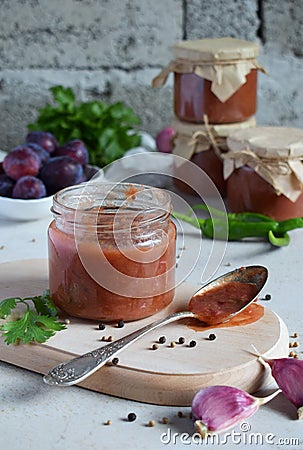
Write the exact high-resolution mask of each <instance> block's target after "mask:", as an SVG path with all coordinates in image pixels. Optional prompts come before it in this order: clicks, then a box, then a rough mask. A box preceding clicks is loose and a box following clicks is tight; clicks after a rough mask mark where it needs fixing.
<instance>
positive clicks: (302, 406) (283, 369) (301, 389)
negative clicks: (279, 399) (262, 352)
mask: <svg viewBox="0 0 303 450" xmlns="http://www.w3.org/2000/svg"><path fill="white" fill-rule="evenodd" d="M264 360H265V362H266V363H267V364H268V365H269V366H270V368H271V373H272V376H273V377H274V379H275V381H276V383H277V385H278V386H279V388H280V389H281V391H282V392H283V394H284V395H285V397H287V398H288V400H289V401H291V403H292V404H293V405H295V407H296V408H297V410H298V419H302V418H303V360H299V359H293V358H277V359H268V360H267V359H264Z"/></svg>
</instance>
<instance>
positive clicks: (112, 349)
mask: <svg viewBox="0 0 303 450" xmlns="http://www.w3.org/2000/svg"><path fill="white" fill-rule="evenodd" d="M186 317H195V316H194V314H193V313H192V312H190V311H182V312H177V313H174V314H171V315H169V316H167V317H165V318H163V319H160V320H157V321H156V322H153V323H151V324H149V325H146V326H145V327H143V328H140V329H139V330H137V331H134V332H133V333H130V334H128V335H127V336H124V337H122V338H120V339H118V340H117V341H114V342H111V343H110V344H107V345H105V346H103V347H100V348H97V349H96V350H92V351H90V352H88V353H85V354H84V355H81V356H77V357H76V358H73V359H71V360H70V361H67V362H64V363H61V364H59V365H58V366H56V367H54V368H53V369H51V370H50V371H49V372H48V374H46V375H45V376H44V377H43V381H44V382H45V383H46V384H51V385H60V386H72V385H73V384H76V383H80V382H81V381H83V380H85V378H87V377H88V376H90V375H91V374H92V373H94V372H96V370H98V369H100V367H102V366H103V365H104V364H106V363H107V362H108V361H109V360H110V359H111V358H112V357H113V356H114V355H116V354H117V353H119V352H121V351H122V350H123V349H124V348H126V347H128V346H129V345H130V344H132V343H133V342H135V341H136V340H137V339H139V338H140V337H141V336H144V335H145V334H146V333H148V332H149V331H152V330H154V329H155V328H159V327H161V326H162V325H166V324H167V323H170V322H174V321H176V320H180V319H184V318H186Z"/></svg>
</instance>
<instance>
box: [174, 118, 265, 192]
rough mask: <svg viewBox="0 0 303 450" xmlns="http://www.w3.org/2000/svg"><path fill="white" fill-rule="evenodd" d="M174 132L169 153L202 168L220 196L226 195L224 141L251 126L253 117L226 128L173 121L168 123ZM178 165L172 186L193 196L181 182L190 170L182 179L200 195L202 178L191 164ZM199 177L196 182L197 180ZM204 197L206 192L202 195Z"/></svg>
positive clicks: (203, 188) (253, 121)
mask: <svg viewBox="0 0 303 450" xmlns="http://www.w3.org/2000/svg"><path fill="white" fill-rule="evenodd" d="M171 126H172V128H173V129H174V130H175V133H176V134H175V137H174V141H173V142H174V148H173V154H174V155H177V156H181V157H182V158H184V159H185V160H186V161H191V162H192V163H194V164H195V165H197V166H198V167H199V168H200V169H202V170H203V171H204V172H205V173H206V174H207V175H208V176H209V177H210V179H211V180H212V182H213V183H214V184H215V186H216V188H217V189H218V191H219V193H220V195H221V196H222V197H223V198H224V197H225V196H226V181H225V180H224V177H223V162H222V156H221V155H222V153H225V152H226V151H227V143H226V139H227V136H229V134H230V133H232V132H234V131H235V130H238V129H242V128H249V127H255V126H256V121H255V118H251V119H249V120H247V121H245V122H242V123H235V124H228V125H212V124H208V125H206V124H201V125H197V124H191V123H188V122H181V121H180V120H178V119H177V118H174V119H173V122H172V124H171ZM186 161H184V164H180V165H178V166H175V168H174V184H175V186H177V187H178V188H179V189H181V190H182V191H185V192H187V193H193V191H192V189H191V187H190V186H186V184H185V183H184V182H182V181H181V179H182V178H184V175H187V174H185V171H191V175H190V176H186V178H187V179H189V180H191V181H192V182H193V183H194V185H195V186H199V184H200V185H201V192H205V187H204V186H203V178H202V177H199V172H198V171H196V170H191V165H190V164H186ZM197 177H199V179H197ZM205 194H206V195H207V193H205Z"/></svg>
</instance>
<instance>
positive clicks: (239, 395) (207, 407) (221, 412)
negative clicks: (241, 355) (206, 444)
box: [192, 386, 260, 437]
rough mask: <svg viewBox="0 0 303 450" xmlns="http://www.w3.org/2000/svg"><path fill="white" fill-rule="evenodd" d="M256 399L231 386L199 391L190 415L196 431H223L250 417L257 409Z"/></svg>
mask: <svg viewBox="0 0 303 450" xmlns="http://www.w3.org/2000/svg"><path fill="white" fill-rule="evenodd" d="M259 404H260V403H259V401H258V399H257V398H255V397H253V396H252V395H250V394H248V393H247V392H245V391H242V390H241V389H238V388H235V387H232V386H210V387H206V388H205V389H201V390H200V391H199V392H198V393H197V394H196V395H195V397H194V399H193V402H192V415H193V419H194V420H195V427H196V429H197V431H198V432H199V433H200V434H201V435H202V436H203V437H205V436H206V435H207V434H208V433H212V432H221V431H225V430H227V429H229V428H231V427H233V426H234V425H236V424H237V423H238V422H240V421H242V420H244V419H247V418H248V417H250V416H252V415H253V414H254V413H255V412H256V411H257V410H258V408H259Z"/></svg>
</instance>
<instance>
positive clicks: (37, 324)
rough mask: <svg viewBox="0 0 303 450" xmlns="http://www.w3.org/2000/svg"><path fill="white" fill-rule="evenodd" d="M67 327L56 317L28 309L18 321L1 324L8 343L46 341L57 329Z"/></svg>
mask: <svg viewBox="0 0 303 450" xmlns="http://www.w3.org/2000/svg"><path fill="white" fill-rule="evenodd" d="M64 328H65V326H64V324H63V323H60V322H57V321H56V319H55V318H54V317H47V316H42V315H38V314H36V313H35V312H34V311H31V310H28V311H26V313H25V314H24V315H23V316H22V317H21V319H18V320H16V321H10V322H6V323H5V324H3V325H2V326H1V328H0V329H1V331H2V332H3V336H4V340H5V342H6V343H7V344H17V343H19V342H23V343H24V344H28V343H29V342H40V343H42V342H45V341H46V340H47V339H49V338H50V337H51V336H53V335H54V334H55V332H56V331H59V330H63V329H64Z"/></svg>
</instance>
